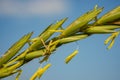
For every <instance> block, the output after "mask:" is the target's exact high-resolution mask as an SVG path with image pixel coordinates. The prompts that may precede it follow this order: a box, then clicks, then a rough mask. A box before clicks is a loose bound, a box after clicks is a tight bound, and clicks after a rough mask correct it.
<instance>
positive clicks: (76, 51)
mask: <svg viewBox="0 0 120 80" xmlns="http://www.w3.org/2000/svg"><path fill="white" fill-rule="evenodd" d="M77 54H78V50H75V51H74V52H73V53H71V54H70V55H69V56H68V57H66V59H65V63H66V64H68V63H69V62H70V60H71V59H72V58H73V57H74V56H76V55H77Z"/></svg>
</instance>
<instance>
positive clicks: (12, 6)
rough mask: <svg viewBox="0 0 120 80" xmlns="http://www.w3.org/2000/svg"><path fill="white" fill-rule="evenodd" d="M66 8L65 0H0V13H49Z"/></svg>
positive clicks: (60, 11)
mask: <svg viewBox="0 0 120 80" xmlns="http://www.w3.org/2000/svg"><path fill="white" fill-rule="evenodd" d="M67 10H68V5H67V3H66V2H65V0H0V14H8V15H18V16H19V15H49V14H61V13H64V12H66V11H67Z"/></svg>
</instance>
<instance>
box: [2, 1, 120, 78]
mask: <svg viewBox="0 0 120 80" xmlns="http://www.w3.org/2000/svg"><path fill="white" fill-rule="evenodd" d="M96 4H97V5H98V6H100V7H104V10H103V12H102V13H101V14H100V16H101V15H103V14H104V13H106V12H107V11H109V10H111V9H113V8H115V7H117V6H120V0H0V55H2V54H3V53H4V52H5V51H6V50H7V49H8V48H9V47H10V46H11V45H12V44H13V43H14V42H15V41H17V40H18V39H19V38H20V37H22V36H23V35H24V34H26V33H28V32H31V31H34V35H33V37H35V36H37V35H38V34H39V33H40V32H42V31H43V30H44V29H45V28H46V27H47V26H48V25H49V24H50V23H53V22H56V21H57V20H60V19H62V18H64V17H68V20H67V22H66V23H65V24H64V25H63V26H64V27H66V26H67V25H69V24H70V23H71V22H72V21H73V20H75V19H76V18H77V17H79V16H81V15H82V14H84V13H85V12H87V11H89V10H91V9H93V7H94V6H95V5H96ZM108 36H109V35H93V36H91V37H89V38H87V39H85V40H81V41H78V42H77V44H76V43H71V44H67V45H64V46H61V47H60V48H59V49H58V50H57V51H56V52H55V54H53V55H52V56H51V57H50V60H49V61H48V62H47V63H51V64H52V66H51V67H50V68H49V70H48V71H47V72H46V73H45V74H44V75H43V76H42V78H41V80H56V79H57V80H120V53H119V52H120V41H119V40H120V37H118V38H117V39H116V42H115V45H114V46H113V47H112V49H111V50H107V49H106V48H107V46H105V45H104V40H105V39H106V38H107V37H108ZM78 45H79V46H80V48H79V54H78V55H77V56H76V57H75V58H74V59H73V60H72V61H71V62H70V63H69V64H67V65H66V64H65V63H64V59H65V57H66V56H67V55H69V54H70V53H71V52H73V51H74V50H75V49H76V48H77V46H78ZM38 61H39V59H35V60H33V61H31V63H28V64H26V65H24V66H23V67H22V69H23V74H22V75H21V77H20V80H29V78H30V76H31V75H32V74H33V73H34V72H35V71H36V70H37V68H38V67H39V66H40V64H39V63H38ZM14 77H15V75H13V76H10V77H8V78H5V79H3V80H8V79H9V80H14Z"/></svg>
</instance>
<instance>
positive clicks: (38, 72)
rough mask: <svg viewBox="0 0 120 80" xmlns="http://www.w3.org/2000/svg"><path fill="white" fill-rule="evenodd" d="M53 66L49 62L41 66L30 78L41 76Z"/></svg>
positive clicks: (32, 79)
mask: <svg viewBox="0 0 120 80" xmlns="http://www.w3.org/2000/svg"><path fill="white" fill-rule="evenodd" d="M50 66H51V64H47V65H46V66H44V67H43V68H41V67H40V68H39V69H38V70H37V71H36V72H35V73H34V74H33V76H32V77H31V78H30V80H35V79H36V78H37V77H38V78H41V76H42V75H43V74H44V72H45V71H46V70H47V69H48V68H49V67H50Z"/></svg>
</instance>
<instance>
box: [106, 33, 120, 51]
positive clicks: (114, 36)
mask: <svg viewBox="0 0 120 80" xmlns="http://www.w3.org/2000/svg"><path fill="white" fill-rule="evenodd" d="M119 33H120V32H115V33H113V34H112V35H111V36H109V37H108V38H107V39H106V40H105V42H104V44H105V45H106V44H108V43H109V42H110V41H111V42H110V45H109V46H108V48H107V49H111V48H112V46H113V44H114V42H115V38H116V37H117V36H118V35H119Z"/></svg>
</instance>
